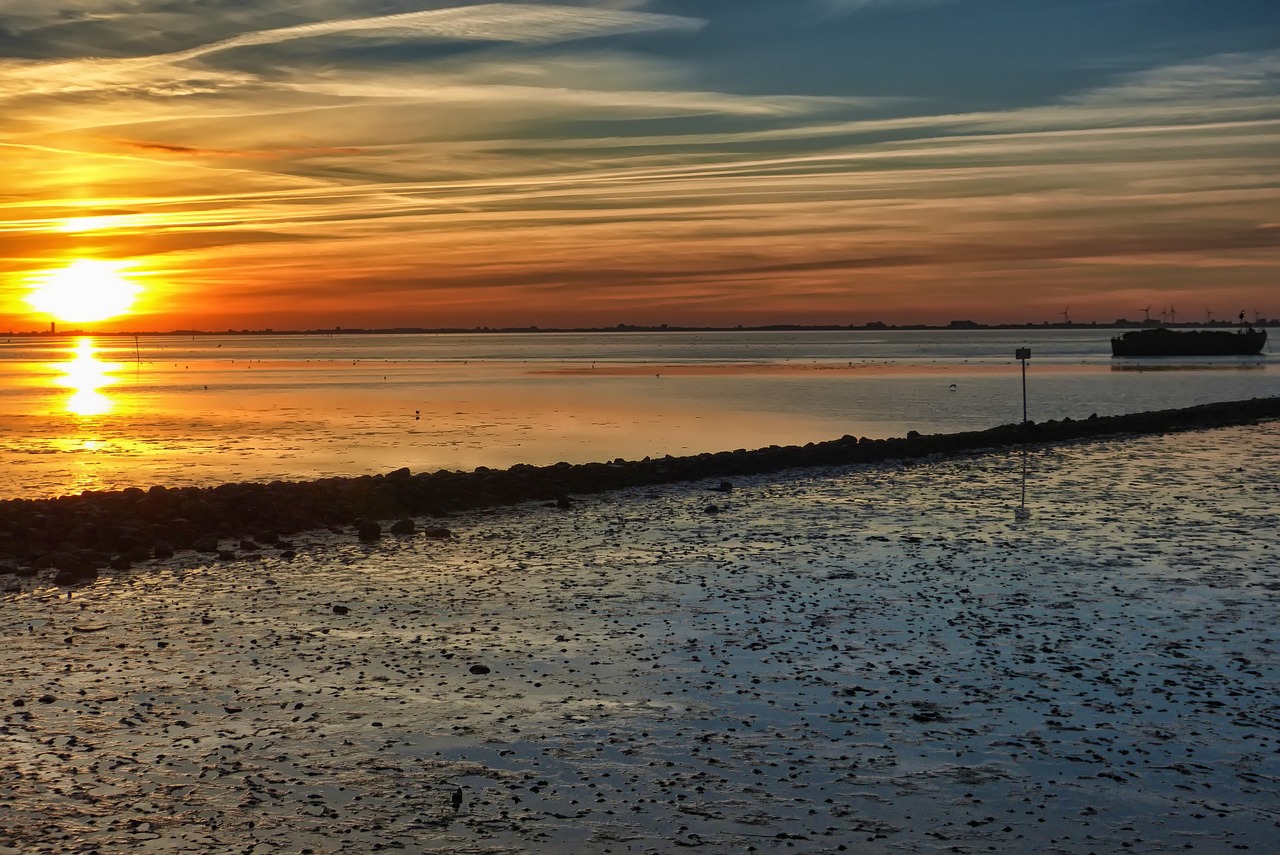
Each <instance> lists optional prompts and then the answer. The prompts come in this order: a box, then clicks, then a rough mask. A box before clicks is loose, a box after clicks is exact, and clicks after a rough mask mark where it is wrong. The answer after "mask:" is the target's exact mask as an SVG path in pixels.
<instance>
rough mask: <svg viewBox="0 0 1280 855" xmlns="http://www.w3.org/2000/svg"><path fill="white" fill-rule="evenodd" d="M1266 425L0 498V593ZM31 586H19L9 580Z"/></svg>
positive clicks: (826, 445) (1140, 426) (1278, 409)
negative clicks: (864, 467) (588, 498)
mask: <svg viewBox="0 0 1280 855" xmlns="http://www.w3.org/2000/svg"><path fill="white" fill-rule="evenodd" d="M1275 418H1280V398H1255V399H1251V400H1248V401H1233V402H1226V403H1218V404H1206V405H1203V406H1198V407H1188V408H1184V409H1174V410H1158V411H1153V412H1147V413H1137V414H1131V415H1122V416H1106V417H1097V416H1090V417H1089V418H1087V419H1081V420H1072V419H1064V420H1062V421H1050V422H1044V423H1034V422H1031V423H1027V424H1009V425H1001V426H999V427H994V428H991V429H989V430H982V431H968V432H963V433H951V434H933V435H927V436H926V435H920V434H918V433H916V432H914V431H912V432H910V433H908V435H907V436H906V437H904V438H894V439H867V438H865V437H863V438H856V437H852V436H844V437H841V438H840V439H836V440H831V441H829V442H817V443H810V444H808V445H804V446H787V447H781V446H770V447H768V448H761V449H757V450H753V451H746V450H738V451H724V452H719V453H714V454H711V453H708V454H697V455H691V456H687V457H670V456H668V457H662V458H645V459H644V460H631V461H628V460H621V459H619V460H615V461H613V462H612V463H585V464H578V465H571V464H568V463H557V464H555V465H553V466H529V465H517V466H512V467H511V468H510V469H505V470H493V469H487V468H485V467H481V468H478V469H476V470H475V471H472V472H452V471H440V472H432V473H419V474H413V473H411V472H410V471H409V470H408V469H399V470H396V471H394V472H390V473H388V474H385V475H368V476H363V477H358V478H328V479H321V480H316V481H305V482H286V481H273V482H270V483H265V484H261V483H242V484H223V485H221V486H217V487H209V488H204V487H183V488H176V489H175V488H166V487H163V486H155V487H151V488H150V489H147V490H143V489H140V488H136V487H130V488H127V489H124V490H119V491H111V492H93V491H87V492H84V493H81V494H80V495H76V496H62V497H58V498H54V499H33V500H28V499H10V500H7V501H3V502H0V590H8V589H14V588H20V587H22V586H23V585H24V584H32V583H38V582H41V581H44V580H45V579H47V580H48V581H52V582H54V583H56V584H62V585H73V584H80V583H83V582H86V581H91V580H93V579H94V578H96V577H97V575H98V572H99V571H100V570H103V569H106V568H111V569H114V570H117V571H124V570H128V569H129V568H130V567H131V566H133V565H136V564H142V563H146V562H149V561H151V560H153V559H156V560H163V559H167V558H171V557H172V556H173V555H174V554H175V553H176V552H178V551H180V550H194V551H196V552H205V553H209V554H217V555H218V556H220V557H222V558H234V557H237V556H244V555H249V554H255V553H256V554H261V553H262V551H263V550H264V549H267V550H275V554H277V555H280V556H283V557H285V558H288V557H291V555H292V551H291V547H290V544H289V542H288V541H287V540H284V539H282V537H281V536H282V535H289V534H291V533H296V532H301V531H307V530H316V529H325V528H328V529H331V530H334V531H339V532H350V533H351V534H353V535H354V536H356V537H359V538H360V539H361V540H364V541H375V540H377V539H378V538H380V537H382V536H383V534H384V526H383V525H382V523H381V522H379V521H393V522H391V523H390V525H389V526H387V527H386V529H385V531H386V533H387V534H394V535H408V534H425V535H426V536H428V537H441V538H443V537H448V536H449V532H448V530H447V529H445V528H442V527H438V526H427V527H426V528H425V529H423V528H422V527H421V526H420V525H418V524H415V523H414V522H413V518H424V517H443V516H446V515H447V514H449V513H450V512H453V511H461V510H474V509H478V508H489V507H498V506H502V505H512V504H518V503H521V502H527V501H546V502H548V503H553V504H554V505H555V506H557V507H559V508H562V509H564V508H569V507H571V506H572V502H571V500H570V498H569V497H570V496H572V495H574V494H578V495H582V494H590V493H600V492H604V491H607V490H614V489H618V488H623V487H635V486H642V485H647V484H661V483H670V482H679V481H697V480H702V479H708V478H714V479H721V478H726V477H732V476H742V475H757V474H766V473H772V472H779V471H782V470H785V469H794V468H802V467H812V466H839V465H849V464H870V463H878V462H883V461H887V460H911V459H921V458H929V457H935V456H938V457H944V456H950V455H955V454H962V453H969V452H974V451H980V450H983V449H1001V448H1009V447H1011V446H1017V445H1028V444H1039V443H1052V442H1063V441H1070V440H1081V439H1089V438H1095V437H1104V436H1116V435H1121V434H1150V433H1162V432H1167V431H1174V430H1196V429H1204V428H1211V427H1219V426H1226V425H1237V424H1245V423H1250V422H1256V421H1263V420H1270V419H1275ZM24 579H26V580H32V581H30V582H24V581H22V580H24Z"/></svg>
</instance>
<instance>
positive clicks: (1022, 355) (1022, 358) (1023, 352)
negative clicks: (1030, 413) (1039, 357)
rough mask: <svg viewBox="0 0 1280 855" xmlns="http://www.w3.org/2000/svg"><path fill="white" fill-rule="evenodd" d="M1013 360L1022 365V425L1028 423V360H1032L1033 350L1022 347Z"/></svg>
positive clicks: (1016, 351)
mask: <svg viewBox="0 0 1280 855" xmlns="http://www.w3.org/2000/svg"><path fill="white" fill-rule="evenodd" d="M1013 358H1014V359H1017V360H1018V361H1019V362H1021V363H1022V423H1023V424H1024V425H1025V424H1026V423H1027V360H1028V359H1030V358H1031V348H1029V347H1020V348H1018V349H1017V350H1015V351H1014V352H1013Z"/></svg>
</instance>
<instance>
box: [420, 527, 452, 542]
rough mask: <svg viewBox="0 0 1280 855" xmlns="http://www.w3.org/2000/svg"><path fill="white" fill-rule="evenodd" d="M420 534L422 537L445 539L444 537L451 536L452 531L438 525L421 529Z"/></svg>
mask: <svg viewBox="0 0 1280 855" xmlns="http://www.w3.org/2000/svg"><path fill="white" fill-rule="evenodd" d="M422 534H423V536H424V537H429V538H432V539H434V540H445V539H446V538H450V537H453V532H451V531H449V529H447V528H438V527H437V528H428V529H423V531H422Z"/></svg>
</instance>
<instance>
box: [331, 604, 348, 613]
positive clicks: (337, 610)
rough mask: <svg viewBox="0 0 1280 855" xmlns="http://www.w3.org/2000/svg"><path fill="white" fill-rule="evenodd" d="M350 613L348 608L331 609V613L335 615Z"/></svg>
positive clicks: (337, 607)
mask: <svg viewBox="0 0 1280 855" xmlns="http://www.w3.org/2000/svg"><path fill="white" fill-rule="evenodd" d="M350 612H351V609H350V608H348V607H347V606H334V607H333V613H334V614H335V615H345V614H349V613H350Z"/></svg>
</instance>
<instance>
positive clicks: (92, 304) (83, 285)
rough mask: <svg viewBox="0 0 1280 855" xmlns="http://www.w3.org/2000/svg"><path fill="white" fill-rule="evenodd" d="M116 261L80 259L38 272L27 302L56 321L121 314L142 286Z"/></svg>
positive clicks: (76, 320)
mask: <svg viewBox="0 0 1280 855" xmlns="http://www.w3.org/2000/svg"><path fill="white" fill-rule="evenodd" d="M124 266H125V265H124V263H123V262H119V261H99V260H94V259H80V260H78V261H74V262H72V263H71V264H69V265H67V266H66V267H63V268H61V269H59V270H51V271H47V272H45V273H43V274H40V275H39V277H38V281H37V284H36V287H35V289H34V290H33V291H32V293H31V295H30V296H29V297H27V302H28V303H30V304H31V306H32V307H33V308H34V309H35V310H36V311H38V312H44V313H46V314H48V315H50V316H52V317H53V318H54V319H55V320H59V321H68V322H72V323H77V322H84V321H104V320H106V319H108V318H113V317H115V316H116V315H123V314H125V313H126V312H128V311H129V308H130V307H131V306H132V305H133V301H134V298H135V297H137V295H138V293H139V292H140V291H141V290H142V288H141V287H140V286H138V285H136V284H134V283H133V282H131V281H129V279H128V278H127V277H126V276H125V275H124V274H123V273H121V270H122V268H123V267H124Z"/></svg>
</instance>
